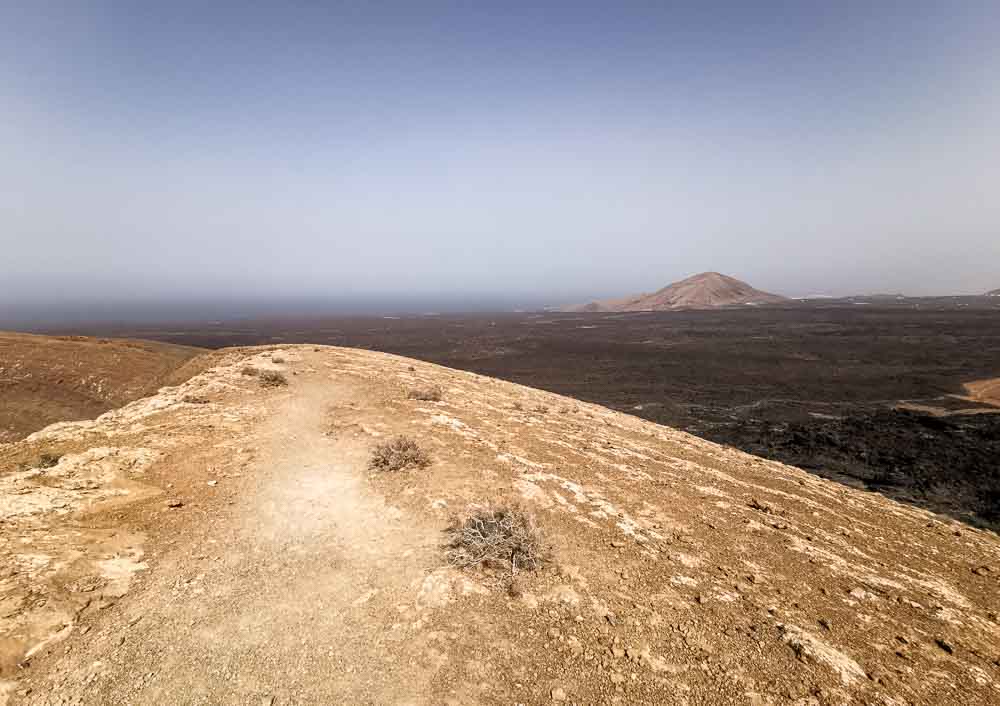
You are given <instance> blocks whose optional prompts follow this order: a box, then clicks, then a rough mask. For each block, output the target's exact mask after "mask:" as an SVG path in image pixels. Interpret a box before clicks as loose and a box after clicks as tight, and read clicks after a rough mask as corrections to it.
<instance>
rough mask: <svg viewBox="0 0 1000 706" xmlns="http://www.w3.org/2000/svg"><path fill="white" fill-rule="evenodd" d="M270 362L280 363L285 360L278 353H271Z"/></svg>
mask: <svg viewBox="0 0 1000 706" xmlns="http://www.w3.org/2000/svg"><path fill="white" fill-rule="evenodd" d="M271 362H272V363H277V364H278V365H280V364H281V363H284V362H285V359H284V358H282V357H281V356H280V355H272V356H271Z"/></svg>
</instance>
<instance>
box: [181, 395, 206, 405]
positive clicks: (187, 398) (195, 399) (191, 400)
mask: <svg viewBox="0 0 1000 706" xmlns="http://www.w3.org/2000/svg"><path fill="white" fill-rule="evenodd" d="M181 401H182V402H185V403H187V404H208V403H209V402H211V400H210V399H208V398H207V397H203V396H201V395H184V398H183V399H182V400H181Z"/></svg>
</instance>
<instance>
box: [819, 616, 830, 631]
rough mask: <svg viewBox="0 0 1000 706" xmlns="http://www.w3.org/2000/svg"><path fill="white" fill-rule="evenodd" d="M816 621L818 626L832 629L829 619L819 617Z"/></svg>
mask: <svg viewBox="0 0 1000 706" xmlns="http://www.w3.org/2000/svg"><path fill="white" fill-rule="evenodd" d="M818 622H819V624H820V626H822V627H823V628H825V629H826V630H833V626H832V625H831V624H830V621H829V620H827V619H826V618H820V619H819V621H818Z"/></svg>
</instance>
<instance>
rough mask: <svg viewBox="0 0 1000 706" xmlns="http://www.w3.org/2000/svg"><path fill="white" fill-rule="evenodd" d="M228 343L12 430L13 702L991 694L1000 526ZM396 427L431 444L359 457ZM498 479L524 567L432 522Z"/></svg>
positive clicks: (6, 627)
mask: <svg viewBox="0 0 1000 706" xmlns="http://www.w3.org/2000/svg"><path fill="white" fill-rule="evenodd" d="M213 363H214V365H213V367H211V368H209V369H208V370H205V371H204V372H202V373H200V374H198V375H195V376H194V377H192V378H190V379H189V380H187V381H186V382H184V383H182V384H180V385H179V386H176V387H165V388H162V389H161V390H160V391H159V392H158V393H157V394H155V395H153V396H151V397H147V398H144V399H142V400H138V401H136V402H133V403H131V404H129V405H127V406H125V407H122V408H120V409H117V410H113V411H110V412H107V413H105V414H103V415H102V416H101V417H99V418H97V419H94V420H88V421H82V422H68V423H59V424H55V425H52V426H49V427H47V428H46V429H43V430H41V431H39V432H36V433H34V434H32V435H30V436H29V437H27V438H26V439H24V440H22V441H18V442H15V443H13V444H5V445H0V468H2V469H4V470H3V471H2V472H0V520H2V521H3V522H4V538H5V539H6V540H8V541H6V542H5V543H0V566H4V567H8V566H9V567H16V569H17V570H15V571H12V572H9V573H8V574H6V576H7V579H6V583H5V584H4V594H2V598H3V601H4V602H3V604H2V607H3V611H2V612H0V703H4V701H5V698H4V697H5V695H10V696H11V697H12V698H16V697H15V692H16V694H17V696H18V697H20V698H16V703H18V704H21V703H24V704H37V705H38V706H42V704H46V705H48V704H51V703H52V701H51V700H50V696H53V695H57V696H58V698H59V699H60V700H61V701H65V702H68V703H82V702H87V703H90V702H93V703H124V702H125V701H128V702H130V703H175V702H176V703H179V702H185V703H186V702H190V701H202V702H206V703H216V704H246V703H268V704H273V703H279V704H280V703H463V704H464V703H468V704H483V705H484V706H485V704H494V703H549V702H553V701H554V702H566V703H571V702H576V703H637V704H638V703H645V704H653V703H667V702H672V701H676V699H675V696H676V695H677V694H679V693H680V694H685V695H687V696H688V697H690V698H691V699H693V700H697V701H698V702H699V703H784V702H795V703H803V704H805V703H820V702H822V703H837V704H840V703H845V704H846V703H884V704H890V703H900V702H902V701H906V702H908V703H951V702H954V701H956V700H960V701H961V702H962V703H966V704H980V703H981V704H986V703H990V702H991V700H995V697H996V695H997V693H1000V673H998V667H1000V664H998V663H997V662H996V660H997V656H998V655H1000V630H998V627H997V625H998V623H997V620H998V618H997V614H996V605H995V597H996V582H997V570H998V565H1000V539H998V537H997V535H996V534H994V533H991V532H987V531H983V530H977V529H975V528H971V527H968V526H966V525H963V524H961V523H958V522H953V521H950V520H947V519H944V518H940V517H937V516H935V515H932V514H931V513H928V512H926V511H923V510H919V509H916V508H912V507H909V506H907V505H903V504H900V503H898V502H895V501H892V500H889V499H887V498H885V497H883V496H880V495H878V494H876V493H871V492H864V491H861V490H857V489H854V488H848V487H844V486H842V485H839V484H836V483H833V482H831V481H828V480H823V479H821V478H816V477H814V476H811V475H810V474H808V473H806V472H805V471H802V470H800V469H797V468H793V467H790V466H786V465H783V464H780V463H776V462H772V461H766V460H763V459H761V458H758V457H754V456H751V455H748V454H745V453H742V452H739V451H737V450H735V449H732V448H728V447H725V446H721V445H718V444H714V443H711V442H709V441H705V440H703V439H699V438H697V437H694V436H691V435H689V434H685V433H683V432H680V431H678V430H675V429H671V428H668V427H663V426H660V425H656V424H653V423H651V422H647V421H643V420H640V419H638V418H636V417H632V416H629V415H627V414H623V413H620V412H615V411H613V410H610V409H607V408H604V407H600V406H598V405H594V404H589V403H585V402H580V401H577V400H574V399H571V398H567V397H562V396H560V395H556V394H553V393H549V392H545V391H542V390H538V389H534V388H529V387H524V386H521V385H516V384H513V383H509V382H504V381H501V380H496V379H493V378H489V377H484V376H481V375H477V374H474V373H467V372H461V371H456V370H452V369H449V368H445V367H441V366H438V365H433V364H430V363H426V362H422V361H419V360H415V359H410V358H404V357H400V356H395V355H389V354H386V353H379V352H375V351H367V350H359V349H346V348H336V347H328V346H312V345H282V346H268V347H258V348H243V349H223V350H220V351H218V352H217V354H216V357H215V358H214V359H213ZM248 370H249V371H255V373H256V374H248V372H247V371H248ZM264 372H269V373H273V374H278V373H280V374H282V375H284V377H285V380H286V382H287V384H286V385H285V386H279V387H270V386H265V385H262V384H261V380H263V379H265V378H264V377H262V373H264ZM431 387H433V388H434V389H437V390H440V395H439V396H437V397H439V398H438V399H425V398H423V397H420V398H418V399H415V398H414V396H413V394H412V392H413V391H414V390H419V389H428V388H431ZM397 434H406V435H410V436H412V437H416V438H417V439H418V440H419V443H420V445H421V446H422V447H424V448H426V449H427V451H428V453H429V455H430V457H431V461H430V464H429V465H428V466H427V467H425V468H421V469H413V470H409V471H400V472H395V473H377V472H373V471H372V470H371V469H370V467H369V465H368V462H369V455H370V453H371V450H372V448H373V445H375V444H377V443H378V442H379V441H380V440H384V439H386V438H391V437H392V436H394V435H397ZM43 454H46V455H47V456H46V458H56V459H57V460H56V462H55V465H52V464H51V463H47V464H46V465H44V466H42V467H38V466H36V465H35V464H36V463H37V461H35V459H39V458H42V456H43ZM484 502H502V503H508V504H515V503H516V504H518V505H519V506H520V507H523V508H526V509H527V511H528V512H530V513H531V514H532V515H533V516H534V517H535V518H536V520H537V523H538V526H539V527H540V528H541V529H542V531H543V532H544V535H545V537H546V538H547V539H546V541H547V543H548V544H549V546H550V548H551V557H552V558H551V563H550V565H549V566H547V567H546V568H544V569H542V570H540V571H537V572H531V571H522V572H519V573H518V575H517V583H516V584H511V585H510V587H509V588H505V587H504V586H505V585H504V584H503V583H502V582H501V581H500V580H499V579H498V574H499V573H500V572H502V571H503V567H484V568H466V569H459V568H456V567H454V566H451V565H449V563H448V561H447V560H446V557H445V555H444V553H443V550H442V541H443V537H444V535H443V534H442V532H443V531H445V530H446V528H447V527H449V526H450V524H451V522H452V518H453V517H454V516H455V514H456V513H462V512H467V511H468V510H467V508H470V507H477V506H481V503H484ZM873 538H877V541H873ZM38 596H43V597H44V598H45V600H37V597H38ZM900 664H905V665H906V667H907V668H906V669H900V668H899V665H900ZM206 665H210V666H209V667H206ZM137 675H140V676H137ZM686 701H687V698H686V699H685V702H686Z"/></svg>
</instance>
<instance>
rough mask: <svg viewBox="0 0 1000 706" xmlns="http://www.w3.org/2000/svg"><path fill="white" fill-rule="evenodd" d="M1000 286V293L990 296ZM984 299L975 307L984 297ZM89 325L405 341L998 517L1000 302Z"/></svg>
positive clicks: (196, 338)
mask: <svg viewBox="0 0 1000 706" xmlns="http://www.w3.org/2000/svg"><path fill="white" fill-rule="evenodd" d="M994 299H995V298H994ZM977 301H978V303H976V302H977ZM78 332H80V333H87V334H99V335H119V336H131V337H136V338H146V339H153V340H159V341H168V342H171V343H182V344H187V345H195V346H203V347H207V348H218V347H223V346H234V345H256V344H273V343H300V342H301V343H322V344H333V345H342V346H356V347H363V348H371V349H375V350H381V351H388V352H392V353H398V354H400V355H405V356H411V357H414V358H420V359H424V360H429V361H433V362H435V363H440V364H442V365H447V366H450V367H455V368H460V369H464V370H471V371H475V372H477V373H481V374H484V375H491V376H495V377H499V378H503V379H506V380H512V381H514V382H519V383H523V384H525V385H531V386H534V387H539V388H542V389H546V390H550V391H553V392H558V393H560V394H565V395H569V396H571V397H576V398H579V399H582V400H587V401H590V402H596V403H599V404H602V405H606V406H608V407H612V408H614V409H618V410H622V411H625V412H628V413H630V414H634V415H637V416H640V417H643V418H645V419H649V420H652V421H655V422H659V423H661V424H666V425H669V426H672V427H677V428H680V429H684V430H687V431H689V432H691V433H693V434H697V435H699V436H703V437H705V438H708V439H711V440H713V441H717V442H720V443H724V444H729V445H732V446H735V447H738V448H740V449H743V450H746V451H748V452H751V453H754V454H758V455H762V456H766V457H769V458H773V459H776V460H780V461H783V462H786V463H790V464H793V465H797V466H799V467H801V468H804V469H806V470H808V471H810V472H813V473H816V474H819V475H822V476H825V477H828V478H832V479H835V480H838V481H840V482H843V483H848V484H851V485H855V486H859V487H866V488H868V489H870V490H872V491H875V492H881V493H885V494H886V495H889V496H892V497H894V498H897V499H899V500H903V501H905V502H910V503H913V504H916V505H919V506H922V507H925V508H927V509H929V510H932V511H934V512H939V513H944V514H948V515H951V516H953V517H956V518H958V519H961V520H963V521H966V522H969V523H972V524H976V525H978V526H984V527H990V528H993V529H998V528H1000V414H997V412H1000V407H994V406H991V405H990V404H987V403H986V402H982V401H976V400H972V399H970V398H968V397H967V395H968V392H967V391H966V390H965V388H964V387H963V384H964V383H967V382H971V381H975V380H982V379H988V378H997V377H1000V305H998V303H997V302H996V301H992V302H991V301H985V298H978V300H974V301H973V304H972V305H969V304H963V303H954V302H948V301H944V302H942V303H938V304H935V303H933V302H930V303H927V302H925V303H924V304H923V305H920V306H916V305H903V304H896V303H889V304H885V305H880V304H878V303H875V304H865V305H859V304H856V303H854V302H850V301H847V302H843V301H842V302H837V303H827V304H823V305H798V306H789V307H783V308H767V309H764V308H745V309H738V310H718V311H710V312H707V311H690V312H663V313H633V314H566V313H520V314H469V315H441V316H435V315H426V316H406V317H335V318H333V317H331V318H319V317H310V318H295V317H282V318H269V319H259V320H239V321H223V322H213V323H211V324H207V323H191V322H178V323H174V324H171V325H169V326H160V325H158V326H156V327H136V326H129V327H125V326H119V327H114V326H107V325H104V326H99V327H92V328H85V329H83V330H78Z"/></svg>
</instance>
